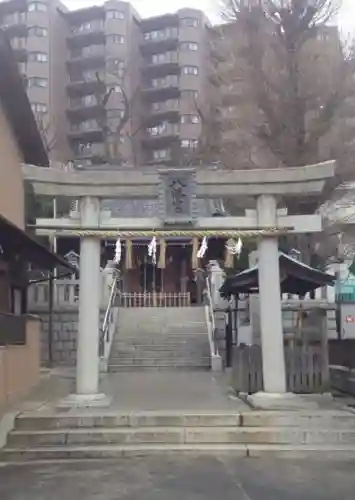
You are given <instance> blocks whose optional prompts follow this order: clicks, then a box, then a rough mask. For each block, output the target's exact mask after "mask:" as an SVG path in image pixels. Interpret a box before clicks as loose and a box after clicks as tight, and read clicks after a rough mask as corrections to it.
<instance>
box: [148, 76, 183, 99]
mask: <svg viewBox="0 0 355 500" xmlns="http://www.w3.org/2000/svg"><path fill="white" fill-rule="evenodd" d="M143 85H144V87H143V90H142V92H143V98H144V99H145V100H146V101H150V102H153V101H166V100H167V99H176V98H178V97H179V96H180V88H179V77H178V75H167V76H165V77H162V78H152V79H150V80H147V81H146V82H145V83H144V84H143Z"/></svg>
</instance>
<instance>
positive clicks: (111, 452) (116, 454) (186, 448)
mask: <svg viewBox="0 0 355 500" xmlns="http://www.w3.org/2000/svg"><path fill="white" fill-rule="evenodd" d="M168 454H174V455H176V454H192V455H194V456H197V455H212V456H214V457H215V456H218V455H224V454H229V455H233V456H238V457H265V458H291V459H306V458H307V459H315V460H317V461H319V460H328V459H332V460H352V459H354V458H355V446H353V445H343V446H340V445H337V446H329V445H307V446H306V445H299V446H296V445H249V444H248V445H246V444H232V445H228V446H226V445H225V444H222V445H220V444H188V445H187V444H174V445H171V444H168V445H167V444H145V445H138V444H133V445H132V444H126V445H104V446H102V445H100V446H98V445H95V446H44V447H42V448H27V449H17V448H4V449H3V450H1V451H0V462H2V463H7V464H8V463H12V462H13V463H18V462H31V463H35V462H43V461H45V462H46V463H48V462H50V461H58V460H66V459H67V460H85V459H92V460H93V459H110V458H120V457H145V456H151V455H162V456H166V455H168Z"/></svg>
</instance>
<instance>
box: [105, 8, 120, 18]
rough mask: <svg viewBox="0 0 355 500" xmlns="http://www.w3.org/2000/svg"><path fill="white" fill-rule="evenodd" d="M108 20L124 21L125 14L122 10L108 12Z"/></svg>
mask: <svg viewBox="0 0 355 500" xmlns="http://www.w3.org/2000/svg"><path fill="white" fill-rule="evenodd" d="M106 19H121V20H123V19H124V13H123V12H122V11H121V10H108V11H107V12H106Z"/></svg>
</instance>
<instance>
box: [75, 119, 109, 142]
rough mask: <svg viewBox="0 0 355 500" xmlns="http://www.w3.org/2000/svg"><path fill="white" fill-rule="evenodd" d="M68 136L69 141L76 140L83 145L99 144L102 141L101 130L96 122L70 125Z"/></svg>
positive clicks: (88, 121)
mask: <svg viewBox="0 0 355 500" xmlns="http://www.w3.org/2000/svg"><path fill="white" fill-rule="evenodd" d="M68 136H69V139H71V140H78V141H81V142H82V143H85V144H87V143H88V142H101V141H102V140H103V133H102V129H101V127H100V124H99V122H98V121H97V120H85V121H82V122H78V123H72V124H71V126H70V131H69V134H68Z"/></svg>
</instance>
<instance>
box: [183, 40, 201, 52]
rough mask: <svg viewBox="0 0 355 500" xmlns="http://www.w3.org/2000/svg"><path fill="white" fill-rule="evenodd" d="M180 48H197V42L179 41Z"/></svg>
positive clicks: (194, 49)
mask: <svg viewBox="0 0 355 500" xmlns="http://www.w3.org/2000/svg"><path fill="white" fill-rule="evenodd" d="M180 49H181V50H193V51H196V50H198V43H196V42H181V43H180Z"/></svg>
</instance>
